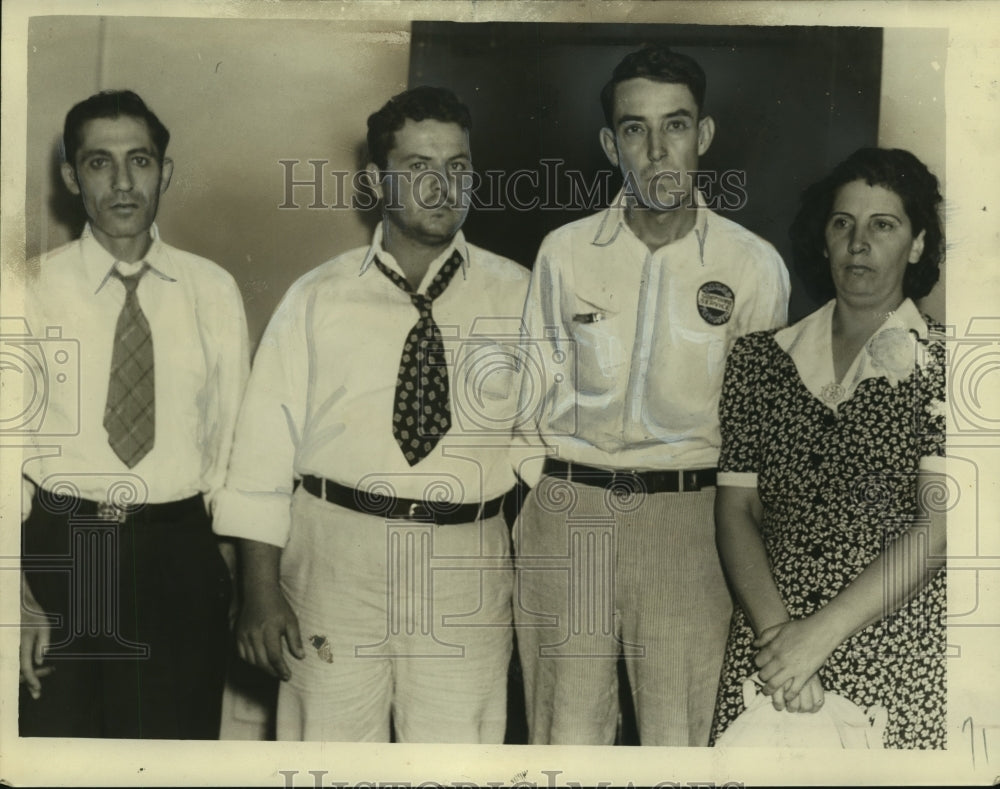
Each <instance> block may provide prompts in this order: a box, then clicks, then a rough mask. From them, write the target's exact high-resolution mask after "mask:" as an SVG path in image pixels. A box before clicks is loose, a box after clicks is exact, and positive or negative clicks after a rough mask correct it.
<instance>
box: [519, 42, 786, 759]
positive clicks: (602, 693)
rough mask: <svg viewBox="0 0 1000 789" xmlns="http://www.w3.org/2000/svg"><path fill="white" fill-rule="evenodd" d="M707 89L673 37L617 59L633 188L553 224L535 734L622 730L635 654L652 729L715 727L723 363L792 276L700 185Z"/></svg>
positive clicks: (721, 596) (657, 740)
mask: <svg viewBox="0 0 1000 789" xmlns="http://www.w3.org/2000/svg"><path fill="white" fill-rule="evenodd" d="M704 95H705V75H704V72H703V71H702V69H701V68H700V66H698V64H697V63H696V62H695V61H694V60H692V59H691V58H689V57H686V56H684V55H680V54H678V53H675V52H672V51H670V50H669V49H668V48H666V47H663V46H654V47H649V48H646V49H643V50H640V51H638V52H634V53H632V54H630V55H628V56H627V57H626V58H625V59H624V60H623V61H622V62H621V63H620V64H619V65H618V66H617V68H616V69H615V71H614V74H613V76H612V78H611V80H610V81H609V82H608V84H607V85H606V86H605V88H604V90H603V92H602V95H601V100H602V104H603V106H604V113H605V119H606V121H607V126H606V127H605V128H603V129H602V130H601V132H600V142H601V145H602V147H603V149H604V152H605V154H606V155H607V157H608V159H609V160H610V161H611V163H612V164H614V165H615V166H617V167H618V168H619V169H620V170H621V172H622V175H623V176H624V179H625V186H624V188H623V190H622V192H621V193H620V194H619V195H618V197H617V198H616V200H615V201H614V203H613V205H612V206H611V207H610V208H608V209H606V210H604V211H602V212H600V213H598V214H595V215H593V216H591V217H587V218H585V219H582V220H579V221H577V222H573V223H571V224H569V225H566V226H564V227H562V228H559V229H557V230H556V231H554V232H553V233H551V234H550V235H549V236H548V237H547V238H546V239H545V240H544V242H543V243H542V246H541V248H540V250H539V253H538V257H537V260H536V263H535V267H534V270H533V273H532V284H531V289H530V292H529V295H528V300H527V304H526V307H525V322H526V328H527V331H528V332H529V336H530V337H531V338H534V339H533V343H534V344H536V345H542V346H544V348H543V350H542V351H541V352H540V354H539V357H540V358H541V359H543V360H545V363H546V381H547V388H546V391H545V395H544V402H543V403H542V405H541V406H540V407H539V408H537V409H535V410H534V412H533V413H534V418H533V419H531V420H529V421H528V423H527V424H525V425H524V426H523V432H524V434H525V435H526V436H528V437H530V438H532V439H539V438H540V439H541V441H542V442H544V443H545V444H546V445H547V448H548V453H549V457H548V458H547V459H546V460H545V463H544V467H543V468H541V469H537V468H536V470H535V473H529V472H526V473H525V474H524V476H525V477H526V478H527V479H529V481H530V480H532V479H540V481H539V482H538V484H537V485H536V487H535V488H534V489H533V490H532V491H531V493H530V494H529V496H528V499H527V500H526V502H525V505H524V508H523V509H522V512H521V518H520V521H519V523H518V527H517V529H518V531H517V542H516V547H517V555H518V567H519V572H518V584H517V590H516V593H515V621H516V622H517V625H518V645H519V651H520V656H521V663H522V667H523V671H524V675H525V690H526V695H527V713H528V727H529V735H530V739H531V742H532V743H565V744H611V743H613V742H614V741H615V737H616V728H617V726H616V725H617V722H618V717H619V709H618V707H619V704H618V683H617V674H616V665H617V661H618V658H619V655H620V654H621V653H622V652H623V651H624V655H625V659H626V665H627V668H628V675H629V680H630V684H631V688H632V695H633V701H634V706H635V709H636V716H637V723H638V729H639V736H640V741H641V742H642V744H644V745H684V746H687V745H705V744H707V741H708V733H709V725H710V723H711V718H712V711H713V706H714V702H715V694H716V687H717V682H718V676H719V669H720V666H721V661H722V652H723V648H724V645H725V640H726V634H727V631H728V622H729V616H730V612H731V601H730V597H729V594H728V592H727V589H726V584H725V581H724V579H723V575H722V571H721V568H720V565H719V560H718V556H717V554H716V549H715V542H714V523H713V503H714V498H715V465H716V461H717V458H718V452H719V443H720V442H719V426H718V417H717V414H716V410H717V405H718V398H719V392H720V388H721V385H722V375H723V367H724V361H725V356H726V353H727V352H728V349H729V348H730V346H731V345H732V343H733V341H734V339H735V338H736V337H737V336H739V335H741V334H745V333H747V332H751V331H755V330H758V329H767V328H771V327H774V326H780V325H783V324H784V322H785V320H786V309H787V302H788V291H789V286H788V274H787V272H786V270H785V267H784V264H783V263H782V261H781V258H780V257H779V255H778V254H777V252H776V251H775V250H774V249H773V247H771V245H770V244H768V243H767V242H765V241H763V240H762V239H760V238H758V237H757V236H755V235H754V234H752V233H751V232H749V231H748V230H746V229H745V228H743V227H741V226H739V225H737V224H736V223H734V222H732V221H730V220H728V219H725V218H723V217H721V216H719V215H718V214H716V213H715V212H713V211H712V210H711V209H710V208H709V207H708V206H707V205H706V204H705V200H704V197H703V195H701V194H700V193H699V191H698V190H697V188H696V187H695V177H694V173H695V172H696V171H697V168H698V162H699V157H700V156H701V155H703V154H704V153H705V151H706V150H707V149H708V147H709V145H710V144H711V142H712V137H713V135H714V132H715V123H714V121H713V119H712V118H711V117H710V116H708V115H706V114H704V112H703V106H702V105H703V101H704ZM539 338H548V339H539ZM538 471H541V472H543V473H542V475H541V476H539V474H538Z"/></svg>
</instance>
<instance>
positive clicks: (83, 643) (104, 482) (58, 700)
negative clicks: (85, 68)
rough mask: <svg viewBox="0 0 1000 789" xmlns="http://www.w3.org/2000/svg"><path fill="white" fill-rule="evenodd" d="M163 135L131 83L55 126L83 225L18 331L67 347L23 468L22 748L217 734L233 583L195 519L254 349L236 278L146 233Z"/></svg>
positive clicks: (205, 520) (221, 462)
mask: <svg viewBox="0 0 1000 789" xmlns="http://www.w3.org/2000/svg"><path fill="white" fill-rule="evenodd" d="M169 139H170V135H169V132H168V131H167V129H166V127H165V126H164V125H163V124H162V122H161V121H160V120H159V119H158V118H157V117H156V115H155V114H154V113H153V112H152V111H151V110H150V109H149V108H148V107H147V106H146V105H145V103H144V102H143V100H142V99H141V98H140V97H139V96H137V95H136V94H135V93H132V92H131V91H106V92H103V93H99V94H96V95H94V96H91V97H90V98H89V99H86V100H85V101H82V102H80V103H79V104H77V105H76V106H74V107H73V108H72V109H71V110H70V112H69V113H68V114H67V116H66V122H65V129H64V137H63V143H64V153H65V162H64V163H63V165H62V170H61V173H62V178H63V181H64V182H65V185H66V187H67V189H69V191H70V192H71V193H73V194H74V195H78V196H79V197H80V198H81V200H82V202H83V206H84V208H85V210H86V213H87V216H88V219H89V223H88V224H87V226H86V228H85V229H84V231H83V234H82V236H81V238H80V239H78V240H77V241H73V242H71V243H69V244H67V245H65V246H63V247H61V248H59V249H57V250H55V251H53V252H51V253H49V254H48V255H46V256H45V257H44V258H43V260H42V261H41V266H40V269H39V271H38V272H37V277H35V279H34V281H32V282H30V283H29V286H28V298H27V305H26V306H27V316H28V323H29V327H30V329H31V330H32V331H33V332H35V335H36V336H42V337H49V338H51V337H53V336H54V333H53V330H56V332H61V343H62V345H63V346H64V347H60V350H58V351H55V353H54V354H53V358H52V359H51V360H50V361H51V362H52V366H51V367H50V368H49V369H50V372H51V375H50V379H49V380H48V381H47V384H48V399H47V401H46V403H45V408H44V412H43V414H42V415H41V416H40V419H41V420H42V421H41V422H40V423H39V424H38V425H37V426H36V428H37V433H36V439H35V441H34V445H35V448H34V451H32V452H30V453H28V454H29V456H28V457H26V460H25V464H24V475H25V491H24V496H25V505H26V506H25V510H26V516H27V517H26V520H25V523H24V526H23V532H22V534H23V538H22V560H23V567H24V572H23V574H22V586H23V598H24V600H23V602H24V610H23V614H22V632H21V678H22V693H21V699H20V721H19V723H20V733H21V735H22V736H67V737H129V738H137V737H143V738H181V739H211V738H215V737H218V733H219V716H220V709H221V699H222V685H223V674H224V669H225V664H226V659H227V654H228V648H227V645H228V644H229V638H228V626H227V616H228V608H229V603H230V600H231V596H232V591H231V588H230V586H231V584H230V573H229V570H228V568H227V565H226V562H224V561H223V558H222V554H221V552H220V547H219V545H218V542H217V540H216V538H215V536H214V535H213V533H212V529H211V516H210V514H209V513H210V508H211V506H212V502H213V500H214V497H215V494H216V492H217V491H218V490H219V489H220V488H221V486H222V484H223V482H224V480H225V472H226V463H227V461H228V457H229V451H230V448H231V445H232V432H233V427H234V425H235V422H236V416H237V414H238V411H239V404H240V399H241V397H242V393H243V386H244V384H245V382H246V377H247V375H248V371H249V350H248V340H247V328H246V319H245V316H244V311H243V301H242V298H241V296H240V292H239V288H238V287H237V285H236V283H235V281H234V280H233V278H232V277H231V276H230V275H229V274H228V273H227V272H226V271H224V270H223V269H222V268H220V267H219V266H217V265H216V264H214V263H212V262H211V261H208V260H205V259H204V258H200V257H197V256H195V255H192V254H189V253H187V252H183V251H181V250H179V249H175V248H174V247H171V246H168V245H167V244H165V243H164V242H163V241H161V240H160V237H159V234H158V232H157V229H156V226H155V224H154V220H155V218H156V213H157V208H158V206H159V200H160V197H161V195H162V194H163V193H164V192H165V191H166V189H167V186H168V185H169V183H170V176H171V173H172V171H173V162H172V161H171V160H170V159H169V158H167V157H166V155H165V153H166V147H167V143H168V141H169ZM60 353H61V354H65V355H66V357H67V358H61V357H60ZM74 353H77V355H76V358H73V355H74ZM29 502H30V510H29V508H28V506H27V505H28V503H29Z"/></svg>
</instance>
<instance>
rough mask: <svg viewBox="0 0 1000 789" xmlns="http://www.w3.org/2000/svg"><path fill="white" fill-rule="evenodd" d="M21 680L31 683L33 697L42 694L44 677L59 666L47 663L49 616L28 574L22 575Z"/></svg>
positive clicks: (28, 684)
mask: <svg viewBox="0 0 1000 789" xmlns="http://www.w3.org/2000/svg"><path fill="white" fill-rule="evenodd" d="M21 601H22V602H21V679H20V681H21V682H23V683H24V684H25V685H27V686H28V693H30V694H31V698H33V699H38V698H41V696H42V683H41V680H42V678H43V677H47V676H48V675H49V674H51V673H52V672H53V671H55V668H53V667H52V666H45V665H43V663H44V661H45V650H47V649H48V648H49V639H50V638H51V628H50V627H49V620H48V617H46V616H45V614H44V612H43V611H42V607H41V606H40V605H38V601H37V600H35V596H34V595H33V594H32V593H31V588H30V587H29V586H28V582H27V580H25V578H24V575H23V574H22V575H21Z"/></svg>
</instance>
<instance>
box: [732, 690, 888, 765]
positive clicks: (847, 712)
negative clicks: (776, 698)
mask: <svg viewBox="0 0 1000 789" xmlns="http://www.w3.org/2000/svg"><path fill="white" fill-rule="evenodd" d="M743 705H744V706H745V707H746V709H745V710H744V711H743V712H742V713H741V714H740V716H739V717H738V718H736V720H734V721H733V722H732V723H731V724H729V728H727V729H726V730H725V731H724V732H723V733H722V734H721V735H720V736H719V737H718V739H716V741H715V747H716V748H752V747H756V748H868V749H880V748H884V747H885V743H884V736H885V727H886V724H887V723H888V720H889V715H888V712H886V709H885V707H882V706H880V705H874V706H872V707H870V708H869V709H868V710H867V711H866V710H864V709H862V708H861V707H859V706H858V705H856V704H855V703H854V702H852V701H848V700H847V699H845V698H844V697H843V696H841V695H839V694H837V693H831V692H829V691H827V692H825V693H824V694H823V706H822V707H820V709H819V711H818V712H787V711H781V712H779V711H778V710H776V709H775V708H774V705H772V704H771V698H770V697H769V696H765V695H764V694H763V693H758V692H757V684H756V683H755V681H754V678H753V677H751V678H749V679H747V680H744V682H743Z"/></svg>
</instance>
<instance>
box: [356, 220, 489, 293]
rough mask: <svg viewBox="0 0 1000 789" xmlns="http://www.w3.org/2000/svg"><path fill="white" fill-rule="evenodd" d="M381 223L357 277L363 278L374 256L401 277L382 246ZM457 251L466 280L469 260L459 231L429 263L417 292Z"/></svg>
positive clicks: (463, 237)
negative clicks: (446, 246)
mask: <svg viewBox="0 0 1000 789" xmlns="http://www.w3.org/2000/svg"><path fill="white" fill-rule="evenodd" d="M382 237H383V236H382V223H381V222H379V223H378V225H376V227H375V232H374V233H373V234H372V243H371V245H370V246H369V247H368V251H367V252H366V253H365V258H364V260H362V261H361V268H360V270H359V271H358V276H359V277H361V276H364V273H365V272H366V271H368V269H369V268H371V265H372V263H373V262H374V260H375V256H376V255H377V256H378V259H379V260H381V261H382V263H383V265H386V266H388V267H389V268H391V269H393V270H394V271H396V272H397V273H399V274H400V275H403V269H402V268H401V267H400V265H399V263H397V262H396V259H395V258H394V257H393V256H392V255H390V254H389V253H388V252H386V251H385V247H383V245H382ZM456 250H457V251H458V254H460V255H461V256H462V278H463V279H466V278H468V269H469V264H470V258H469V245H468V244H467V243H466V241H465V236H464V235H462V231H461V230H459V231H458V232H457V233H455V237H454V238H453V239H452V240H451V244H449V245H448V248H447V249H446V250H444V252H442V253H441V254H440V255H438V257H436V258H434V260H432V261H431V264H430V266H428V267H427V273H426V274H425V275H424V279H423V281H422V282H421V283H420V288H419V291H418V292H423V291H424V290H425V286H426V285H428V284H430V282H431V281H432V280H433V279H434V275H435V274H437V272H438V270H439V269H440V268H441V266H443V265H444V264H445V262H446V261H447V260H448V258H450V257H451V255H452V253H453V252H454V251H456Z"/></svg>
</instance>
